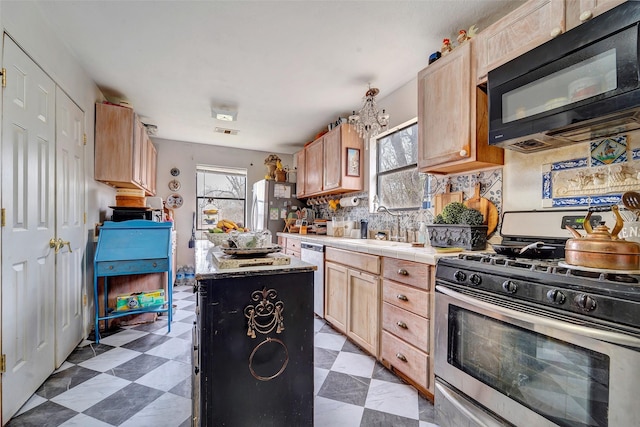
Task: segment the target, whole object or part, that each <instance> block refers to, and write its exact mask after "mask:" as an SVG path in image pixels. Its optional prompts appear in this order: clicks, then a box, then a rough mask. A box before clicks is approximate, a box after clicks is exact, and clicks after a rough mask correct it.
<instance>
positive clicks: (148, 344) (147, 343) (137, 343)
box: [120, 334, 171, 353]
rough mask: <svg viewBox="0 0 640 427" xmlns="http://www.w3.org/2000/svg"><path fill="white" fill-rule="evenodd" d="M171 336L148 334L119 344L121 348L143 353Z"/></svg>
mask: <svg viewBox="0 0 640 427" xmlns="http://www.w3.org/2000/svg"><path fill="white" fill-rule="evenodd" d="M170 339H171V337H166V336H162V335H154V334H149V335H145V336H144V337H140V338H138V339H136V340H133V341H131V342H128V343H126V344H124V345H121V346H120V347H122V348H128V349H129V350H135V351H139V352H140V353H144V352H146V351H149V350H151V349H152V348H154V347H157V346H159V345H160V344H162V343H165V342H167V341H169V340H170Z"/></svg>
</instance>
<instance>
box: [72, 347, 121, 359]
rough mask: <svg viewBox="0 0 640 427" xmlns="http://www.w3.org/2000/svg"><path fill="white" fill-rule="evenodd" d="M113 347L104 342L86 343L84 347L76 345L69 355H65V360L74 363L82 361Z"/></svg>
mask: <svg viewBox="0 0 640 427" xmlns="http://www.w3.org/2000/svg"><path fill="white" fill-rule="evenodd" d="M114 348H115V347H112V346H110V345H105V344H88V345H86V346H84V347H76V348H75V350H73V352H71V354H70V355H69V357H67V362H69V363H74V364H78V363H82V362H84V361H86V360H89V359H91V358H92V357H96V356H98V355H100V354H102V353H105V352H107V351H109V350H113V349H114Z"/></svg>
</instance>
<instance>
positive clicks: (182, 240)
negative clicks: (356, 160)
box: [152, 138, 293, 265]
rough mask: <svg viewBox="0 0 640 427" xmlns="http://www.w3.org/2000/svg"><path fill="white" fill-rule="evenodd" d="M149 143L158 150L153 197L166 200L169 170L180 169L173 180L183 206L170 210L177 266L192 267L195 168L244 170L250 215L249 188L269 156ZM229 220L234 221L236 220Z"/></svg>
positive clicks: (287, 157) (288, 159)
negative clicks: (176, 185) (155, 190)
mask: <svg viewBox="0 0 640 427" xmlns="http://www.w3.org/2000/svg"><path fill="white" fill-rule="evenodd" d="M152 140H153V143H154V145H155V146H156V148H157V149H158V175H157V176H158V180H157V185H156V188H157V194H156V195H157V196H158V197H162V200H167V196H169V194H171V193H172V191H171V190H169V187H168V184H169V181H171V180H172V179H173V178H174V177H173V176H171V173H170V172H169V171H170V170H171V168H174V167H176V168H178V169H180V176H178V177H177V178H176V179H177V180H178V181H180V184H181V187H180V190H179V191H178V193H179V194H180V195H181V196H182V197H183V198H184V204H183V205H182V207H180V208H178V209H176V210H175V211H174V222H175V228H176V231H177V236H178V249H177V258H178V259H177V261H178V265H193V264H195V261H194V250H193V249H190V248H189V239H190V238H191V228H192V221H193V213H194V212H195V209H196V196H195V194H196V165H198V164H204V165H211V166H227V167H235V168H244V169H246V170H247V213H249V212H251V187H252V185H253V183H254V182H256V181H259V180H261V179H263V178H264V176H265V175H266V173H267V168H266V167H265V165H264V159H265V158H266V157H267V156H268V155H269V154H273V153H267V152H264V151H253V150H243V149H238V148H229V147H220V146H216V145H206V144H195V143H191V142H182V141H173V140H166V139H160V138H152ZM275 154H277V155H278V157H280V159H281V160H282V164H283V165H285V166H286V165H292V164H293V156H292V155H291V154H282V153H275ZM229 219H232V220H237V218H229Z"/></svg>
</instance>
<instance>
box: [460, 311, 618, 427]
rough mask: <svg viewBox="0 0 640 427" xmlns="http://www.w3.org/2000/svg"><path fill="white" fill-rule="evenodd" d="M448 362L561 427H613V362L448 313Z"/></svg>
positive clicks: (463, 314)
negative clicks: (610, 409)
mask: <svg viewBox="0 0 640 427" xmlns="http://www.w3.org/2000/svg"><path fill="white" fill-rule="evenodd" d="M449 322H450V325H449V334H450V335H449V341H448V342H449V349H448V361H449V363H450V364H452V365H453V366H455V367H456V368H458V369H460V370H462V371H464V372H466V373H467V374H469V375H471V376H473V377H474V378H476V379H478V380H479V381H482V382H483V383H485V384H487V385H488V386H490V387H492V388H494V389H495V390H497V391H499V392H500V393H502V394H504V395H506V396H508V397H510V398H512V399H514V400H516V401H518V402H519V403H521V404H522V405H524V406H526V407H527V408H529V409H531V410H533V411H535V412H537V413H538V414H540V415H542V416H544V417H545V418H547V419H549V420H551V421H553V422H554V423H556V424H558V425H560V426H571V427H584V426H600V427H604V426H607V425H608V422H607V408H608V400H609V356H607V355H605V354H600V353H596V352H594V351H592V350H588V349H585V348H581V347H577V346H575V345H573V344H569V343H566V342H563V341H558V340H556V339H554V338H550V337H547V336H545V335H541V334H538V333H536V332H531V331H529V330H526V329H522V328H519V327H516V326H513V325H510V324H508V323H505V322H502V321H499V320H495V319H492V318H488V317H486V316H483V315H479V314H477V313H473V312H470V311H468V310H465V309H462V308H459V307H454V306H450V307H449Z"/></svg>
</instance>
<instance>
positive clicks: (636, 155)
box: [631, 148, 640, 160]
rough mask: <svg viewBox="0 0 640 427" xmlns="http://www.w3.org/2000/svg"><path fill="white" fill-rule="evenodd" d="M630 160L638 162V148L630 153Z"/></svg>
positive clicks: (639, 156) (639, 151)
mask: <svg viewBox="0 0 640 427" xmlns="http://www.w3.org/2000/svg"><path fill="white" fill-rule="evenodd" d="M631 160H640V148H636V149H635V150H632V151H631Z"/></svg>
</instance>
